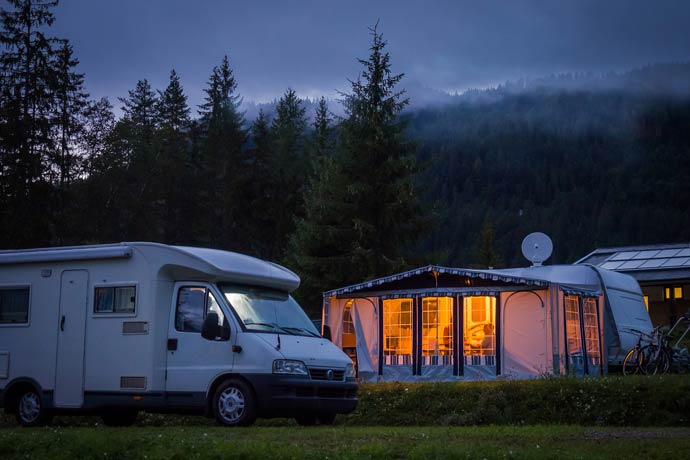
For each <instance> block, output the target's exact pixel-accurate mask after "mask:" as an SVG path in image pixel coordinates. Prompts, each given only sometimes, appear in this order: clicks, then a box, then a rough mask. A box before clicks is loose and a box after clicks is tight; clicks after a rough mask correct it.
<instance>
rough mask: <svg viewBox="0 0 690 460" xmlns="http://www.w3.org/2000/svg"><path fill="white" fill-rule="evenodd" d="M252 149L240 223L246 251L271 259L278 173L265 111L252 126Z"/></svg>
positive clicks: (247, 168) (247, 169) (249, 156)
mask: <svg viewBox="0 0 690 460" xmlns="http://www.w3.org/2000/svg"><path fill="white" fill-rule="evenodd" d="M250 134H251V140H252V148H250V149H249V150H248V151H247V155H246V167H245V176H244V177H245V181H244V183H243V187H244V189H245V191H246V196H247V198H246V200H245V201H244V202H243V206H242V216H243V218H242V219H241V222H242V223H243V225H244V227H245V230H244V234H246V235H251V237H250V238H248V239H247V251H248V252H249V253H250V254H252V255H254V256H257V257H261V258H269V257H271V255H272V254H274V251H273V250H272V248H273V247H274V245H275V241H274V240H273V237H274V231H273V222H274V219H273V216H272V213H271V206H272V201H271V200H272V199H273V196H274V195H273V190H274V187H275V184H276V177H275V171H274V170H273V168H272V165H271V157H272V139H271V128H270V125H269V121H268V117H267V116H266V114H265V113H264V111H263V110H259V115H258V116H257V117H256V119H255V120H254V122H253V123H252V126H251V130H250Z"/></svg>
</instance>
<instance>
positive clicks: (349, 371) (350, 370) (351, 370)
mask: <svg viewBox="0 0 690 460" xmlns="http://www.w3.org/2000/svg"><path fill="white" fill-rule="evenodd" d="M354 377H355V366H354V365H353V364H352V363H350V364H348V365H347V366H345V378H346V379H352V378H354Z"/></svg>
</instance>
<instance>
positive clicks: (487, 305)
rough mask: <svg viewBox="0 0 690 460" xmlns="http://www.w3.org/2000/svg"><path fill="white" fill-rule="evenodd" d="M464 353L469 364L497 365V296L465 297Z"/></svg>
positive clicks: (466, 362)
mask: <svg viewBox="0 0 690 460" xmlns="http://www.w3.org/2000/svg"><path fill="white" fill-rule="evenodd" d="M463 312H464V315H463V319H464V321H463V323H464V327H463V333H464V355H465V364H467V365H483V366H495V365H496V298H495V297H489V296H481V297H465V299H464V302H463Z"/></svg>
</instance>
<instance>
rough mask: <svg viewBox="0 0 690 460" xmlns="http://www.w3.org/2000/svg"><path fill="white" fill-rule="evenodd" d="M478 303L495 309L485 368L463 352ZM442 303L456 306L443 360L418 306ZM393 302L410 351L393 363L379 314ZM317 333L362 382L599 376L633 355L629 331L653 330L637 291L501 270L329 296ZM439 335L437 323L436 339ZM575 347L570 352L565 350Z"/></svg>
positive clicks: (420, 278) (431, 274)
mask: <svg viewBox="0 0 690 460" xmlns="http://www.w3.org/2000/svg"><path fill="white" fill-rule="evenodd" d="M475 297H482V298H491V299H492V300H491V302H493V303H492V305H495V307H493V308H494V311H495V313H494V314H495V319H494V320H493V321H494V322H495V324H494V325H493V327H494V328H495V332H493V336H494V339H493V340H495V342H494V344H493V351H492V353H493V354H492V356H489V357H488V359H487V358H484V357H482V356H470V354H471V355H476V353H474V352H469V351H467V350H468V344H467V343H468V337H466V336H465V335H466V334H467V333H466V331H465V330H463V321H466V320H463V312H464V315H465V317H467V316H466V315H467V314H468V313H467V312H468V311H469V310H466V308H468V307H467V305H468V298H475ZM439 298H445V302H452V312H453V314H452V320H451V322H449V323H448V325H447V326H446V330H445V331H444V333H446V331H447V330H448V328H450V327H452V332H453V333H452V334H451V336H452V340H449V339H448V338H446V342H447V343H450V342H451V341H452V344H453V345H452V350H451V347H450V346H448V347H447V349H446V351H445V352H444V353H443V354H445V355H446V356H429V355H434V352H430V349H429V347H430V345H429V343H430V342H428V339H425V338H424V337H425V336H424V335H423V334H427V333H428V331H429V330H432V329H431V328H430V326H429V324H430V323H429V322H428V321H430V320H429V318H437V317H438V316H437V313H433V312H432V313H433V314H432V316H424V315H428V314H429V313H428V312H427V311H423V310H422V306H423V304H424V302H425V299H427V301H429V299H439ZM392 299H402V301H404V302H408V305H410V308H411V315H409V317H408V316H406V317H405V321H409V324H408V323H406V327H407V329H406V331H407V332H406V333H407V334H409V335H410V337H411V342H412V350H411V355H409V356H405V357H404V359H399V358H396V359H394V360H392V359H391V358H390V357H388V356H387V354H388V353H390V349H389V350H386V349H385V347H384V346H383V344H384V341H385V340H386V339H388V340H390V338H387V337H385V334H386V333H385V332H384V313H385V308H391V307H386V305H392V304H391V303H390V302H392V301H393V300H392ZM566 299H567V302H568V305H569V307H568V308H569V309H567V308H566ZM433 301H435V302H436V304H434V305H438V302H439V301H438V300H432V302H433ZM463 305H465V306H463ZM437 308H438V307H437ZM470 308H471V307H470ZM566 311H568V315H569V316H568V318H566V316H567V314H566ZM423 318H427V319H423ZM424 321H427V323H423V322H424ZM437 321H439V320H438V319H437ZM323 324H324V326H328V327H329V328H330V331H331V336H332V340H333V342H334V343H335V344H336V345H338V346H341V347H343V348H344V349H345V351H346V352H349V354H350V356H352V357H353V359H354V360H356V363H357V368H358V375H359V378H360V379H361V380H363V381H417V380H420V381H435V380H487V379H494V378H516V379H522V378H531V377H536V376H540V375H553V374H572V375H603V374H605V373H606V372H607V370H608V364H617V363H619V362H620V360H621V359H622V354H624V353H625V351H627V349H628V348H629V347H630V346H632V344H631V343H630V340H631V338H630V337H629V334H628V333H626V332H625V331H626V329H629V328H636V329H640V330H650V329H651V322H650V320H649V315H648V314H647V311H646V309H645V305H644V300H643V297H642V293H641V291H640V288H639V286H638V284H637V282H636V281H635V280H634V279H633V278H631V277H629V276H627V275H623V274H620V273H615V272H611V271H608V270H604V269H600V268H596V267H592V266H587V265H550V266H535V267H527V268H514V269H505V270H471V269H462V268H449V267H440V266H435V265H429V266H426V267H422V268H418V269H415V270H410V271H407V272H403V273H398V274H395V275H391V276H387V277H383V278H379V279H375V280H370V281H366V282H363V283H360V284H356V285H353V286H347V287H343V288H339V289H334V290H331V291H328V292H325V293H324V303H323ZM397 326H399V325H397ZM408 326H409V327H408ZM344 327H345V328H347V329H348V332H347V333H344ZM440 328H441V326H439V325H438V324H437V325H436V329H433V330H438V329H440ZM436 334H437V338H438V332H437V333H436ZM395 340H398V339H397V338H396V339H395ZM344 342H346V343H344ZM386 343H388V342H386ZM424 343H426V344H427V345H426V347H427V348H426V349H424V345H422V344H424ZM434 343H435V342H434ZM463 344H464V345H463ZM344 345H345V346H344ZM353 345H354V346H353ZM575 347H577V351H576V352H573V350H569V348H571V349H574V348H575ZM437 349H438V347H437ZM436 354H438V353H436Z"/></svg>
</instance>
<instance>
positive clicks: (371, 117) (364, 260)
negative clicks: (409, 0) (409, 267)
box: [290, 27, 423, 311]
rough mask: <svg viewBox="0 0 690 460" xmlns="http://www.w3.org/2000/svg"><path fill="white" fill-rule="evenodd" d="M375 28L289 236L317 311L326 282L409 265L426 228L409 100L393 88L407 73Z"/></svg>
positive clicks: (306, 296)
mask: <svg viewBox="0 0 690 460" xmlns="http://www.w3.org/2000/svg"><path fill="white" fill-rule="evenodd" d="M371 34H372V46H371V48H370V55H369V58H368V59H367V60H359V62H360V63H361V64H362V65H363V66H364V70H363V71H362V73H361V75H360V77H359V78H358V79H357V80H355V81H352V82H351V92H350V93H349V94H344V95H343V96H344V100H343V103H344V106H345V111H346V118H345V119H344V120H343V122H342V123H341V125H340V127H339V143H338V148H337V152H336V153H335V154H334V155H333V156H332V157H331V158H330V159H328V160H327V161H326V162H325V164H324V166H322V167H321V170H320V171H317V176H316V179H315V181H314V183H313V185H312V186H311V188H310V190H309V192H308V194H307V198H306V204H305V218H304V219H300V220H299V221H298V224H297V229H296V231H295V233H294V235H293V236H292V238H291V244H290V255H291V258H292V260H291V264H290V265H292V266H294V268H296V269H297V270H298V272H299V273H300V274H301V275H302V276H303V280H304V284H303V287H302V288H300V297H301V298H302V299H303V300H304V301H305V303H306V304H307V305H308V307H307V308H313V309H314V311H316V308H317V307H318V305H319V304H320V292H321V291H323V290H326V289H328V288H331V287H337V286H342V285H345V284H348V283H353V282H357V281H361V280H363V279H368V278H373V277H376V276H382V275H385V274H389V273H391V272H394V271H396V270H400V269H402V268H405V267H406V262H405V259H404V257H403V256H404V252H405V250H407V249H408V248H409V246H410V245H411V244H412V243H413V242H414V241H415V240H416V238H417V237H418V235H419V232H420V229H421V228H422V223H423V215H422V211H421V206H420V205H419V202H418V200H417V198H416V195H415V193H414V188H413V178H414V171H415V169H414V168H415V163H414V146H413V145H411V144H410V143H408V142H407V141H406V140H405V131H404V126H403V125H402V124H401V122H400V119H399V115H400V112H401V110H402V109H403V108H404V107H405V105H407V103H408V100H407V99H406V98H404V97H403V96H404V94H403V92H401V91H397V90H396V89H395V87H396V85H397V84H398V82H399V81H400V79H401V78H402V77H403V75H402V74H399V75H393V74H392V73H391V70H390V56H389V54H388V53H387V52H385V46H386V42H385V41H384V40H383V38H382V36H381V34H380V33H378V30H377V27H374V28H373V29H371Z"/></svg>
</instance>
